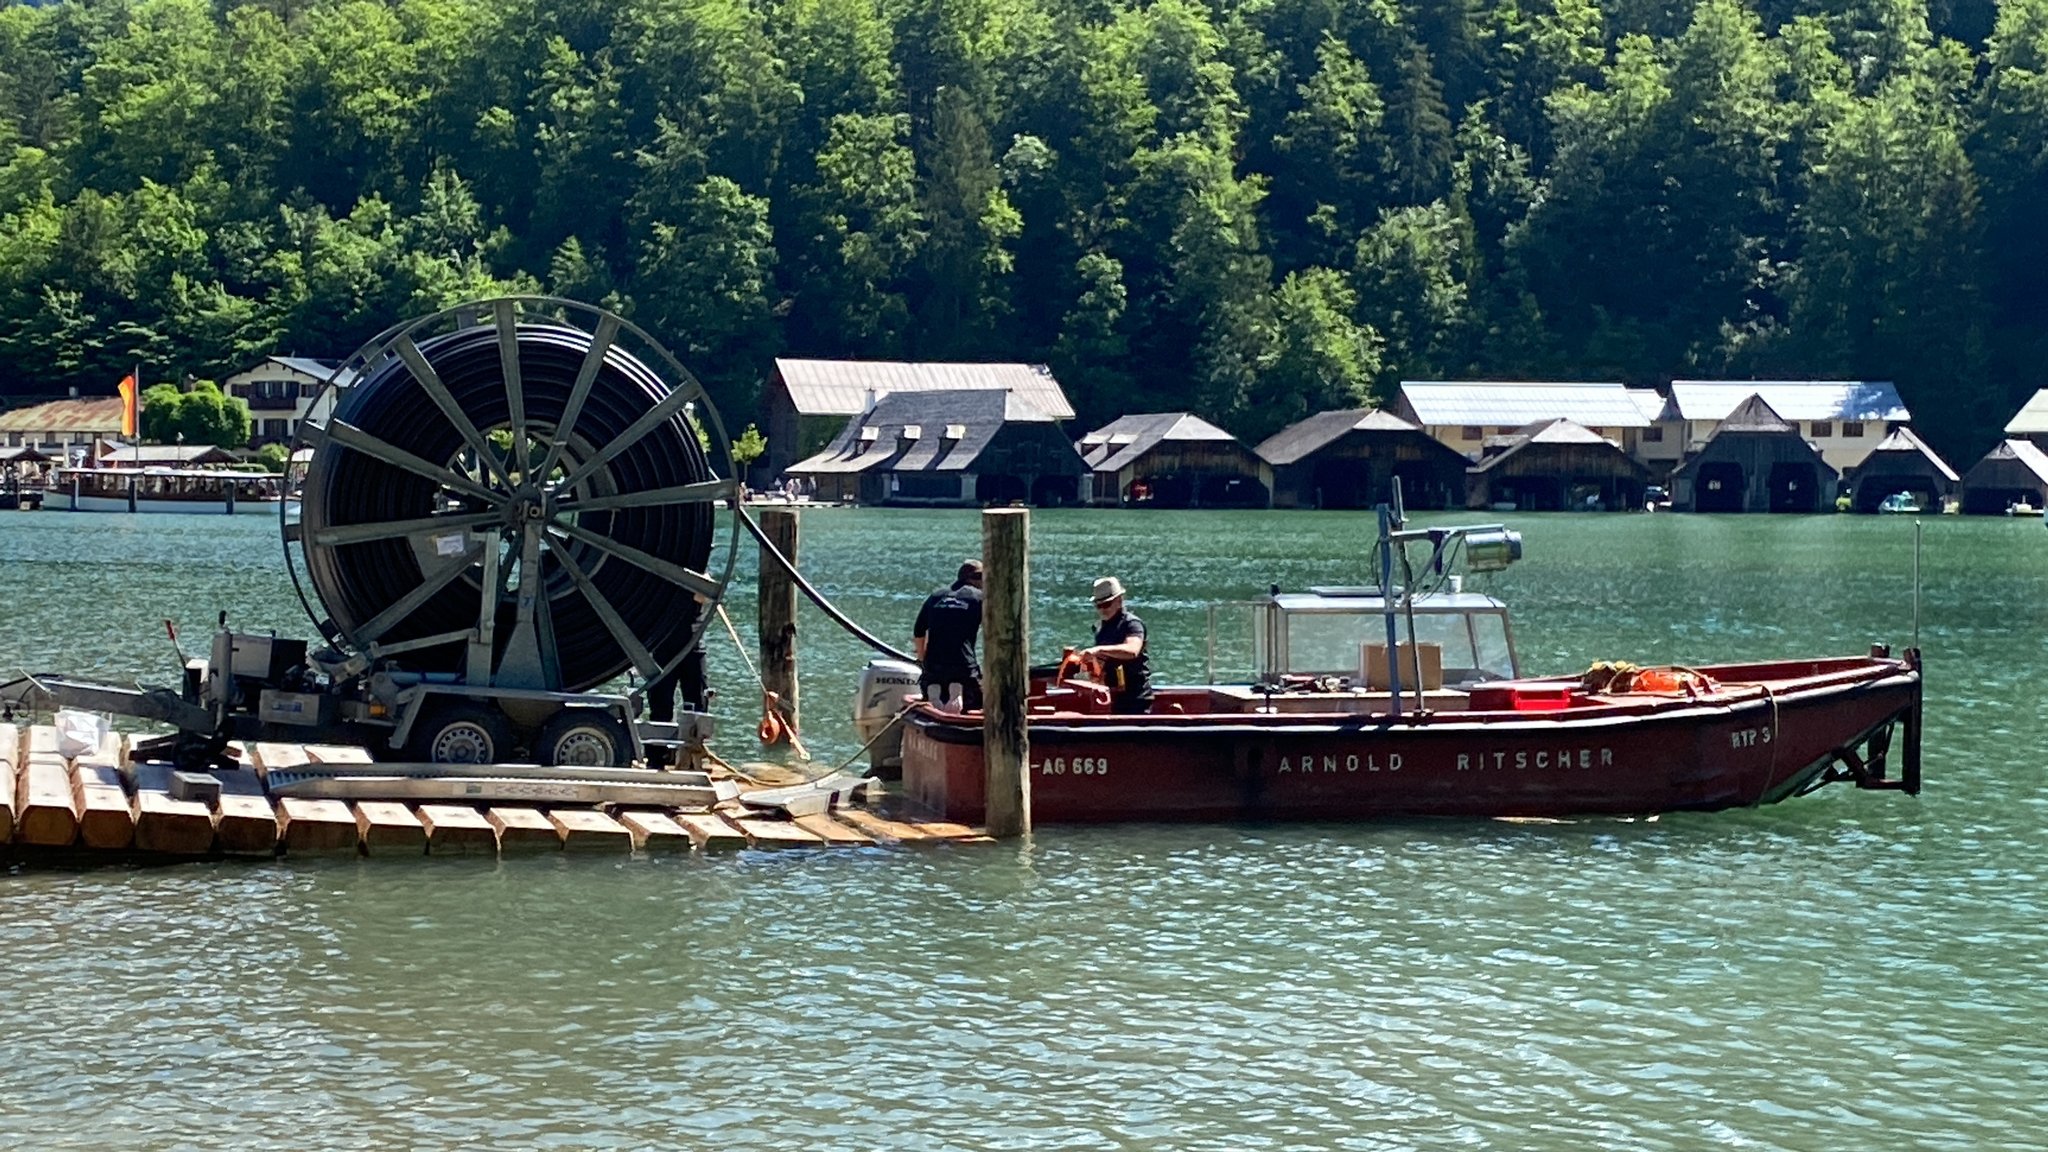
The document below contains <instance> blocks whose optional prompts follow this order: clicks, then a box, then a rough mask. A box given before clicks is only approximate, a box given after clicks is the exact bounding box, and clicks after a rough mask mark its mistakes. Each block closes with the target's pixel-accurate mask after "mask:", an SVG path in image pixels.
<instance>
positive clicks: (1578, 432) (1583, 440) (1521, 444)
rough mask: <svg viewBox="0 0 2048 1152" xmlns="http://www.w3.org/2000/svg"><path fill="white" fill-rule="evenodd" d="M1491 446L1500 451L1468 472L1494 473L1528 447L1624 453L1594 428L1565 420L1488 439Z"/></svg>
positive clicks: (1538, 423) (1543, 422) (1561, 419)
mask: <svg viewBox="0 0 2048 1152" xmlns="http://www.w3.org/2000/svg"><path fill="white" fill-rule="evenodd" d="M1488 443H1489V444H1495V443H1497V444H1498V445H1499V448H1500V451H1498V452H1494V453H1492V454H1490V455H1488V456H1487V457H1486V459H1484V460H1482V461H1480V462H1479V463H1478V464H1475V465H1473V466H1472V467H1471V468H1468V469H1466V471H1469V472H1487V471H1491V470H1492V469H1493V468H1494V467H1495V466H1496V465H1498V464H1500V463H1501V462H1502V461H1504V460H1506V459H1508V458H1509V457H1511V456H1514V455H1515V454H1516V453H1518V452H1521V451H1522V450H1524V449H1527V448H1533V447H1541V446H1543V445H1574V444H1586V445H1600V446H1601V447H1603V448H1606V449H1609V450H1612V451H1614V452H1621V450H1622V449H1621V445H1619V444H1616V443H1615V442H1614V441H1612V440H1609V439H1608V438H1607V437H1605V436H1602V435H1600V434H1599V433H1598V432H1595V431H1593V430H1592V429H1591V428H1588V427H1586V426H1585V425H1583V424H1579V423H1576V422H1574V421H1571V420H1566V419H1564V418H1562V417H1559V418H1558V419H1556V420H1543V421H1539V422H1537V423H1535V424H1530V425H1527V426H1526V427H1524V428H1522V429H1521V430H1519V431H1517V432H1516V433H1515V434H1514V435H1512V436H1499V437H1492V438H1490V439H1489V440H1488ZM1623 456H1624V458H1626V457H1627V454H1626V453H1623ZM1630 462H1631V463H1633V462H1634V461H1633V460H1631V461H1630Z"/></svg>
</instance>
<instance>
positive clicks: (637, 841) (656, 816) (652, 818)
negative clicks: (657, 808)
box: [619, 811, 691, 852]
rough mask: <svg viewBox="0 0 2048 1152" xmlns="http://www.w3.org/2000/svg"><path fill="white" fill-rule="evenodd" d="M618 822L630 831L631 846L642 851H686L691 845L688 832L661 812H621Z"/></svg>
mask: <svg viewBox="0 0 2048 1152" xmlns="http://www.w3.org/2000/svg"><path fill="white" fill-rule="evenodd" d="M619 823H620V824H623V825H625V827H626V831H628V832H630V833H632V835H633V847H634V848H635V849H637V850H639V851H642V852H653V851H657V850H660V849H666V848H678V849H682V850H685V851H687V850H688V849H689V848H690V846H691V841H690V834H689V833H688V832H687V831H685V830H684V829H683V826H682V825H681V824H678V823H676V822H675V821H673V820H671V819H669V818H668V815H667V814H666V813H663V812H642V811H626V812H621V813H619Z"/></svg>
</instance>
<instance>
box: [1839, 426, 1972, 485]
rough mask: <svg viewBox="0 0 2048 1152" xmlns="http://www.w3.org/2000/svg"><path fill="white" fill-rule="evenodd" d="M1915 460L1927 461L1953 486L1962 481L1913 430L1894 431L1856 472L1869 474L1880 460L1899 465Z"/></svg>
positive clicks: (1898, 429) (1864, 460)
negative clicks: (1872, 466) (1901, 462)
mask: <svg viewBox="0 0 2048 1152" xmlns="http://www.w3.org/2000/svg"><path fill="white" fill-rule="evenodd" d="M1914 458H1921V459H1925V460H1926V461H1927V462H1928V463H1930V464H1932V465H1934V470H1935V471H1936V472H1939V473H1940V474H1941V475H1943V476H1945V477H1947V478H1948V482H1949V483H1951V484H1954V483H1956V482H1957V481H1958V480H1959V479H1961V477H1958V476H1957V475H1956V470H1955V469H1953V468H1951V467H1949V466H1948V461H1946V460H1943V459H1942V458H1941V457H1940V456H1938V455H1936V454H1935V451H1934V449H1932V448H1929V447H1928V446H1927V442H1926V441H1924V440H1922V439H1920V437H1918V436H1915V435H1914V434H1913V430H1912V429H1911V428H1894V429H1892V431H1891V434H1890V435H1888V436H1886V437H1885V438H1884V439H1882V440H1880V441H1878V442H1877V447H1875V448H1872V449H1871V450H1870V454H1869V455H1868V456H1865V457H1864V458H1863V461H1862V462H1861V463H1859V464H1857V465H1856V471H1857V472H1859V473H1865V472H1869V471H1871V467H1870V466H1871V465H1872V464H1874V463H1878V462H1879V461H1880V460H1882V461H1883V462H1884V463H1888V464H1892V465H1897V464H1898V463H1899V462H1900V461H1902V460H1903V461H1909V462H1910V461H1911V460H1913V459H1914Z"/></svg>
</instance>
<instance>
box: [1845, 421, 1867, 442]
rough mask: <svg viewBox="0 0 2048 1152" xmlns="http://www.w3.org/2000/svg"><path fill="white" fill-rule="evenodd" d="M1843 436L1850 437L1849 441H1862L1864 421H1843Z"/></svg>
mask: <svg viewBox="0 0 2048 1152" xmlns="http://www.w3.org/2000/svg"><path fill="white" fill-rule="evenodd" d="M1842 435H1843V436H1846V437H1848V438H1849V439H1851V440H1857V439H1861V438H1862V436H1863V421H1861V420H1844V421H1842Z"/></svg>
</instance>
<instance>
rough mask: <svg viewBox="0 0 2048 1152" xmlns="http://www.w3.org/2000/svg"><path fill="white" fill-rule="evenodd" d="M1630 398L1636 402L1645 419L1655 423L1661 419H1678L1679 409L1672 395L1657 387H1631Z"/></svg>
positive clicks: (1629, 390)
mask: <svg viewBox="0 0 2048 1152" xmlns="http://www.w3.org/2000/svg"><path fill="white" fill-rule="evenodd" d="M1628 398H1629V399H1631V400H1633V401H1635V402H1636V407H1637V408H1638V409H1640V410H1641V411H1642V413H1643V419H1645V420H1648V421H1650V422H1651V423H1653V424H1654V423H1656V422H1657V421H1659V420H1676V419H1678V409H1677V408H1676V407H1675V406H1674V405H1673V404H1672V403H1671V397H1669V396H1666V395H1665V394H1663V393H1662V392H1659V391H1657V390H1656V389H1655V388H1630V389H1628Z"/></svg>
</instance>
